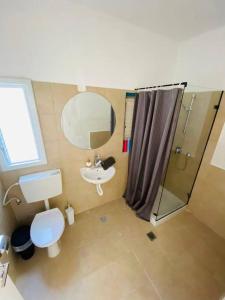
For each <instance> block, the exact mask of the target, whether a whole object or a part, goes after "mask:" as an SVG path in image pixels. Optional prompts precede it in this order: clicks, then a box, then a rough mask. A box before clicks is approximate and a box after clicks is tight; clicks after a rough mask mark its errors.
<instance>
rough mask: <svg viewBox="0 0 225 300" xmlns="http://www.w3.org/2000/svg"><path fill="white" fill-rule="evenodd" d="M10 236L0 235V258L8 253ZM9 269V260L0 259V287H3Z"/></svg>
mask: <svg viewBox="0 0 225 300" xmlns="http://www.w3.org/2000/svg"><path fill="white" fill-rule="evenodd" d="M9 241H10V238H9V237H8V236H7V235H0V259H2V258H3V256H5V255H4V254H6V255H8V251H9ZM8 270H9V262H8V261H7V262H1V261H0V287H1V288H2V287H5V285H6V280H7V275H8Z"/></svg>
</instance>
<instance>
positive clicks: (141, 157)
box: [125, 88, 183, 221]
mask: <svg viewBox="0 0 225 300" xmlns="http://www.w3.org/2000/svg"><path fill="white" fill-rule="evenodd" d="M182 95H183V89H181V88H174V89H171V90H152V91H146V92H141V93H139V94H137V96H136V99H135V105H134V114H133V123H132V134H131V139H132V149H131V153H130V158H129V168H128V182H127V188H126V192H125V199H126V202H127V204H128V205H129V206H130V207H132V208H133V209H134V210H135V211H136V213H137V215H138V216H139V217H140V218H142V219H145V220H148V221H149V220H150V213H151V210H152V207H153V204H154V201H155V198H156V196H157V192H158V189H159V186H160V183H161V181H162V179H163V178H164V174H165V171H166V166H167V162H168V159H169V156H170V150H171V147H172V143H173V137H174V134H175V130H176V125H177V120H178V116H179V112H180V106H181V101H182Z"/></svg>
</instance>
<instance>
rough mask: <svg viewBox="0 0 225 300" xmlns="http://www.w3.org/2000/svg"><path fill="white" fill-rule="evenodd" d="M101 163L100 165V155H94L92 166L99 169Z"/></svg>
mask: <svg viewBox="0 0 225 300" xmlns="http://www.w3.org/2000/svg"><path fill="white" fill-rule="evenodd" d="M101 163H102V160H101V158H100V155H99V154H96V155H95V158H94V166H95V167H99V166H100V165H101Z"/></svg>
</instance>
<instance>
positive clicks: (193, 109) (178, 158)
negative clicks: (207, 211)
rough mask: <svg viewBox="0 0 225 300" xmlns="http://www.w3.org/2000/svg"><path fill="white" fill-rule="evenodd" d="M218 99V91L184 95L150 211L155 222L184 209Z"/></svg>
mask: <svg viewBox="0 0 225 300" xmlns="http://www.w3.org/2000/svg"><path fill="white" fill-rule="evenodd" d="M221 96H222V92H220V91H210V92H209V91H206V92H205V91H204V92H202V91H201V92H199V91H198V92H188V91H186V92H185V93H184V96H183V100H182V105H181V109H180V114H179V118H178V123H177V128H176V132H175V136H174V140H173V145H172V149H171V153H170V158H169V162H168V165H167V170H166V174H165V176H164V178H163V180H162V182H161V185H160V188H159V191H158V195H157V197H156V200H155V203H154V206H153V210H152V216H153V218H154V220H155V221H158V220H160V219H162V218H164V217H165V216H168V215H169V214H171V213H173V212H175V211H176V210H178V209H180V208H182V207H184V206H185V205H187V203H188V201H189V199H190V197H191V193H192V189H193V186H194V182H195V179H196V177H197V174H198V170H199V167H200V164H201V161H202V158H203V155H204V151H205V148H206V145H207V141H208V138H209V136H210V132H211V129H212V126H213V122H214V119H215V116H216V113H217V109H218V106H219V102H220V99H221Z"/></svg>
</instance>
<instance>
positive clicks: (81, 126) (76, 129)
mask: <svg viewBox="0 0 225 300" xmlns="http://www.w3.org/2000/svg"><path fill="white" fill-rule="evenodd" d="M61 122H62V130H63V132H64V134H65V137H66V138H67V139H68V140H69V141H70V143H72V144H73V145H75V146H77V147H79V148H82V149H96V148H99V147H101V146H102V145H104V144H105V143H106V142H107V141H108V140H109V139H110V137H111V135H112V134H113V131H114V128H115V122H116V118H115V113H114V110H113V108H112V105H111V104H110V103H109V102H108V101H107V100H106V99H105V98H104V97H102V96H101V95H98V94H95V93H90V92H85V93H80V94H78V95H76V96H74V97H73V98H71V99H70V100H69V101H68V102H67V103H66V105H65V106H64V108H63V112H62V119H61Z"/></svg>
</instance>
